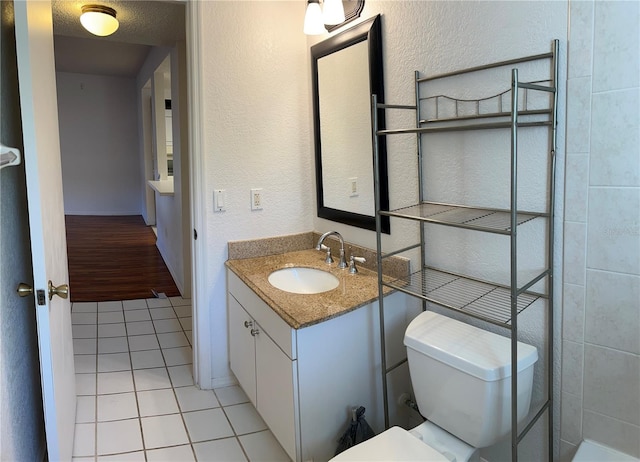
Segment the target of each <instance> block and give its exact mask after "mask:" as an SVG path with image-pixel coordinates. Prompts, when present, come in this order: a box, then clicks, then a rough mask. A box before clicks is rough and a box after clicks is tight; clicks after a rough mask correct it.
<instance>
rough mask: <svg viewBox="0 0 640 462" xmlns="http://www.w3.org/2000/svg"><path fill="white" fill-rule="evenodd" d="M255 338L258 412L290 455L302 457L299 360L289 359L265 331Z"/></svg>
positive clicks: (294, 457)
mask: <svg viewBox="0 0 640 462" xmlns="http://www.w3.org/2000/svg"><path fill="white" fill-rule="evenodd" d="M255 341H256V376H257V398H258V404H257V409H258V412H259V413H260V415H261V416H262V418H263V420H264V421H265V423H266V424H267V425H268V426H269V429H270V430H271V432H272V433H273V435H274V436H275V437H276V439H277V440H278V441H279V442H280V444H281V445H282V447H283V448H284V450H285V451H286V452H287V454H288V455H289V457H291V459H292V460H300V457H299V456H297V455H296V452H297V451H296V439H297V440H298V441H299V440H300V438H299V436H298V434H299V431H300V430H299V429H300V426H299V423H298V419H297V406H296V404H297V403H298V381H297V377H298V371H297V366H298V362H297V361H292V360H291V359H289V357H288V356H287V355H286V354H285V353H284V352H283V351H282V350H281V349H280V348H279V347H278V345H276V343H275V342H274V341H273V340H272V339H271V338H270V337H269V336H268V335H267V334H266V333H265V332H262V331H261V332H260V333H259V334H258V335H256V337H255Z"/></svg>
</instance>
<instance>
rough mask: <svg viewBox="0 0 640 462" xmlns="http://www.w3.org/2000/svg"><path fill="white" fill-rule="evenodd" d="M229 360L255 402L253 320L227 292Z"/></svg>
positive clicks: (245, 389)
mask: <svg viewBox="0 0 640 462" xmlns="http://www.w3.org/2000/svg"><path fill="white" fill-rule="evenodd" d="M228 298H229V300H228V306H229V361H230V365H231V370H232V371H233V373H234V374H235V376H236V378H237V379H238V382H240V386H241V387H242V389H243V390H244V392H245V393H246V394H247V396H248V397H249V399H250V400H251V402H252V403H253V404H254V405H255V404H256V350H255V340H254V337H253V336H252V335H251V329H255V328H256V327H255V321H254V320H253V319H252V318H251V316H249V315H248V314H247V312H246V311H245V310H244V308H242V306H241V305H240V304H239V303H238V301H237V300H236V299H235V298H233V296H231V294H229V297H228Z"/></svg>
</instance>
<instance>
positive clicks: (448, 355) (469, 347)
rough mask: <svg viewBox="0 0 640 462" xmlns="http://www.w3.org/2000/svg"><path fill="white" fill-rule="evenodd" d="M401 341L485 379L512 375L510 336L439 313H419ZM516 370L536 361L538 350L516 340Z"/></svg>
mask: <svg viewBox="0 0 640 462" xmlns="http://www.w3.org/2000/svg"><path fill="white" fill-rule="evenodd" d="M404 344H405V346H407V347H408V348H412V349H414V350H416V351H418V352H420V353H422V354H424V355H426V356H429V357H431V358H433V359H436V360H438V361H440V362H443V363H445V364H448V365H450V366H451V367H454V368H456V369H458V370H460V371H462V372H465V373H468V374H470V375H473V376H475V377H477V378H479V379H482V380H484V381H486V382H492V381H495V380H500V379H503V378H506V377H511V339H509V338H507V337H503V336H502V335H498V334H494V333H493V332H489V331H486V330H483V329H479V328H477V327H474V326H471V325H469V324H465V323H463V322H460V321H456V320H455V319H451V318H448V317H446V316H442V315H440V314H437V313H434V312H431V311H424V312H422V313H420V314H419V315H418V316H417V317H416V318H415V319H414V320H413V321H411V323H410V324H409V327H407V330H406V332H405V336H404ZM517 351H518V367H517V370H518V372H520V371H522V370H524V369H526V368H527V367H529V366H531V365H532V364H534V363H535V362H536V361H537V360H538V350H537V349H536V348H535V347H533V346H531V345H527V344H526V343H522V342H518V350H517Z"/></svg>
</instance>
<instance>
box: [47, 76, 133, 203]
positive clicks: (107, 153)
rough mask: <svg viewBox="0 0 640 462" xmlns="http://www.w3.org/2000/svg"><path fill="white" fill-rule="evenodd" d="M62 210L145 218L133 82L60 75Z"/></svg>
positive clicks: (114, 78) (109, 78)
mask: <svg viewBox="0 0 640 462" xmlns="http://www.w3.org/2000/svg"><path fill="white" fill-rule="evenodd" d="M56 79H57V89H58V118H59V121H60V151H61V154H62V180H63V186H64V209H65V213H66V214H68V215H74V214H75V215H137V214H140V213H141V208H142V207H141V201H142V197H141V194H140V159H139V154H138V129H137V123H136V117H137V113H138V109H137V107H136V94H135V80H133V79H127V78H121V77H108V76H98V75H87V74H74V73H67V72H57V73H56Z"/></svg>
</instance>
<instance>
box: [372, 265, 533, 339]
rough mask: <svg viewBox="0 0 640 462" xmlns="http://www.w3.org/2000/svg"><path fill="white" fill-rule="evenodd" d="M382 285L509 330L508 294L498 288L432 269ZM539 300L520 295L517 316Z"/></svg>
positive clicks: (509, 301)
mask: <svg viewBox="0 0 640 462" xmlns="http://www.w3.org/2000/svg"><path fill="white" fill-rule="evenodd" d="M383 284H384V285H386V286H388V287H391V288H393V289H396V290H400V291H401V292H405V293H409V294H411V295H414V296H417V297H420V298H422V299H424V300H427V301H429V302H432V303H435V304H437V305H440V306H443V307H445V308H449V309H452V310H456V311H460V312H463V313H466V314H468V315H471V316H473V317H475V318H479V319H482V320H484V321H488V322H490V323H492V324H497V325H500V326H503V327H509V324H510V323H511V290H510V289H507V288H505V287H502V286H499V285H495V284H491V283H488V282H485V281H480V280H478V279H474V278H470V277H465V276H460V275H457V274H452V273H448V272H446V271H440V270H437V269H435V268H425V269H424V270H422V271H417V272H415V273H412V274H410V275H409V276H407V277H404V278H400V279H396V280H394V281H390V282H384V283H383ZM539 298H540V296H539V295H535V294H531V293H524V294H521V295H520V296H519V297H518V314H520V313H521V312H522V311H524V310H525V309H526V308H527V307H529V306H530V305H531V304H532V303H533V302H535V301H536V300H537V299H539Z"/></svg>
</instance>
